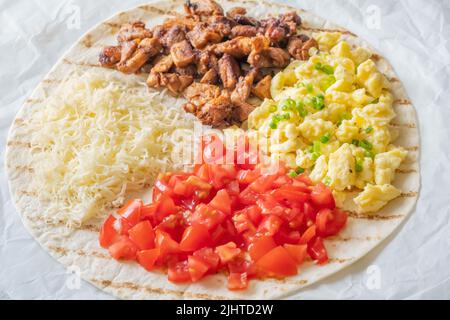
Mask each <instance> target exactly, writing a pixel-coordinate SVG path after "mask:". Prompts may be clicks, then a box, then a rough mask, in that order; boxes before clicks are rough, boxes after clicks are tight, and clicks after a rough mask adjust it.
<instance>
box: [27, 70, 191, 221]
mask: <svg viewBox="0 0 450 320" xmlns="http://www.w3.org/2000/svg"><path fill="white" fill-rule="evenodd" d="M172 100H174V99H172ZM30 125H32V126H33V128H36V131H35V132H34V134H33V136H32V137H31V141H32V146H34V147H35V149H36V152H34V153H33V161H32V163H33V167H34V169H35V173H36V181H34V183H35V184H36V186H37V188H38V191H39V197H40V198H41V199H42V200H44V201H45V202H46V206H45V207H46V210H45V212H43V215H44V216H45V217H46V218H50V219H58V220H62V221H66V222H67V223H68V224H81V223H83V222H85V221H86V220H88V219H90V218H92V217H94V216H98V213H100V212H102V211H103V209H105V208H106V207H109V206H113V205H118V204H121V202H122V201H123V199H124V196H125V193H127V192H133V191H137V190H140V189H142V188H143V187H144V186H145V185H148V184H150V183H152V182H153V179H154V178H155V177H156V175H157V174H158V173H159V172H161V171H166V170H168V169H173V166H174V164H173V162H172V159H171V152H172V150H173V149H174V148H175V147H178V148H179V146H175V144H177V143H178V142H176V141H174V140H173V139H171V134H172V133H173V132H174V131H175V130H177V129H181V130H183V129H184V130H186V129H188V130H192V129H193V126H194V119H193V118H189V117H187V116H186V114H185V113H184V111H183V110H182V109H181V108H179V107H178V106H175V105H174V104H173V103H171V105H163V104H162V103H161V101H159V99H158V95H157V94H156V93H154V92H153V93H152V92H150V91H149V90H148V89H147V87H146V86H145V84H143V83H139V82H138V81H136V80H132V78H131V77H130V78H125V77H123V75H122V76H121V77H120V79H119V77H118V76H117V75H115V74H114V73H91V72H90V73H86V74H83V75H81V76H76V77H73V78H71V79H69V80H67V81H66V82H64V83H62V84H61V85H60V87H59V88H58V89H57V90H56V92H55V94H53V95H52V96H51V97H50V98H49V99H48V103H47V104H46V106H45V107H44V108H43V109H41V110H39V111H37V112H36V114H35V115H34V117H33V119H32V120H31V123H30ZM179 143H181V142H179ZM38 150H40V151H38Z"/></svg>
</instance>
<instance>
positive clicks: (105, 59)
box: [98, 46, 121, 67]
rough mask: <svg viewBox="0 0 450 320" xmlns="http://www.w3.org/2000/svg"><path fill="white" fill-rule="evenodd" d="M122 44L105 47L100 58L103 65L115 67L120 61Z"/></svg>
mask: <svg viewBox="0 0 450 320" xmlns="http://www.w3.org/2000/svg"><path fill="white" fill-rule="evenodd" d="M120 51H121V48H120V46H108V47H104V48H103V50H102V52H100V55H99V58H98V60H99V61H100V64H101V65H102V66H103V67H113V66H115V65H116V64H117V63H118V62H119V61H120V56H121V53H120Z"/></svg>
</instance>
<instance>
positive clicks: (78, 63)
mask: <svg viewBox="0 0 450 320" xmlns="http://www.w3.org/2000/svg"><path fill="white" fill-rule="evenodd" d="M62 61H63V63H65V64H69V65H75V66H80V67H88V68H102V66H101V65H99V64H95V63H89V62H83V61H71V60H69V59H63V60H62Z"/></svg>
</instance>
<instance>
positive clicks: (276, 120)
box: [272, 114, 283, 123]
mask: <svg viewBox="0 0 450 320" xmlns="http://www.w3.org/2000/svg"><path fill="white" fill-rule="evenodd" d="M281 120H283V117H282V116H281V115H279V114H276V115H274V116H273V118H272V121H273V122H275V123H278V122H280V121H281Z"/></svg>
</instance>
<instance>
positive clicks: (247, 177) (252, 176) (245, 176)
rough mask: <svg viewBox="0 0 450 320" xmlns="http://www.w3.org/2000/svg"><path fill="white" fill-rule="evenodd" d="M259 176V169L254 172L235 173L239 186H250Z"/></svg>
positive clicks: (241, 171) (242, 171)
mask: <svg viewBox="0 0 450 320" xmlns="http://www.w3.org/2000/svg"><path fill="white" fill-rule="evenodd" d="M260 176H261V172H260V170H259V169H255V170H240V171H239V172H238V173H237V180H238V181H239V183H240V184H245V185H247V184H250V183H252V182H253V181H255V180H256V179H258V178H259V177H260Z"/></svg>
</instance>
